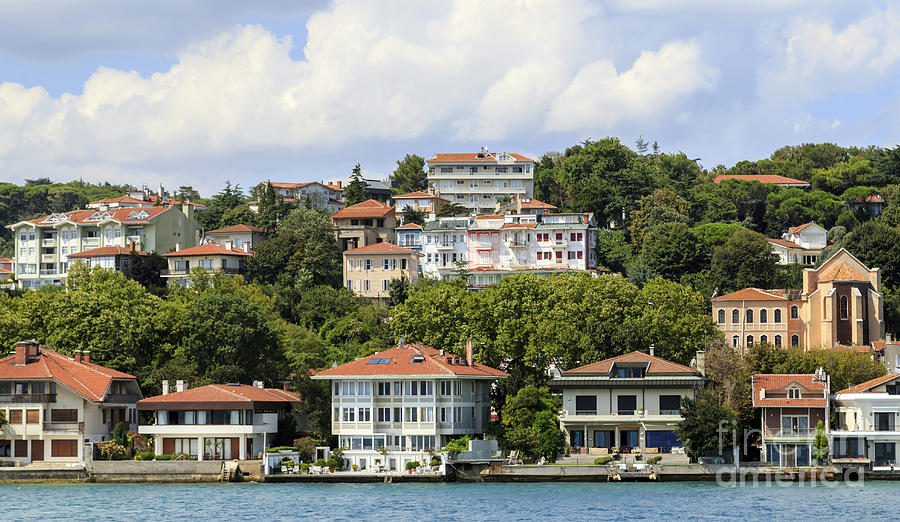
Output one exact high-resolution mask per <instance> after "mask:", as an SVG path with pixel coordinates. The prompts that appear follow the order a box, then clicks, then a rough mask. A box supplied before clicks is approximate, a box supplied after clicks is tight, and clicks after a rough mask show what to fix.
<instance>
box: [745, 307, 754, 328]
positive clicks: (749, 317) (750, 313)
mask: <svg viewBox="0 0 900 522" xmlns="http://www.w3.org/2000/svg"><path fill="white" fill-rule="evenodd" d="M746 315H747V319H746V321H747V324H751V323H753V310H751V309H749V308H748V309H747V312H746Z"/></svg>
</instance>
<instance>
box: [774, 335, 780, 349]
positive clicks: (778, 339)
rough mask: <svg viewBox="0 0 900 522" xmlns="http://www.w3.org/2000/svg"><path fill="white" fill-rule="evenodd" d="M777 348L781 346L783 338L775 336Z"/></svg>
mask: <svg viewBox="0 0 900 522" xmlns="http://www.w3.org/2000/svg"><path fill="white" fill-rule="evenodd" d="M775 346H781V336H780V335H776V336H775Z"/></svg>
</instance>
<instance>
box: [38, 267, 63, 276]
mask: <svg viewBox="0 0 900 522" xmlns="http://www.w3.org/2000/svg"><path fill="white" fill-rule="evenodd" d="M58 273H59V272H58V271H57V270H56V269H55V268H42V269H41V275H56V274H58Z"/></svg>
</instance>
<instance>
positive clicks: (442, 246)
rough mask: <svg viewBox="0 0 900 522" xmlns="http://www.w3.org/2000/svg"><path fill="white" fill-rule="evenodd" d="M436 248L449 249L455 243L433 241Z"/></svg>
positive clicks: (454, 245)
mask: <svg viewBox="0 0 900 522" xmlns="http://www.w3.org/2000/svg"><path fill="white" fill-rule="evenodd" d="M434 246H436V247H437V249H438V250H450V249H452V248H454V247H456V243H434Z"/></svg>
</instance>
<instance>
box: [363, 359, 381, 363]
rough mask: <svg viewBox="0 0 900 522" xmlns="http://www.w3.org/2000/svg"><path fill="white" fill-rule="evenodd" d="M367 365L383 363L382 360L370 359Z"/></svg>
mask: <svg viewBox="0 0 900 522" xmlns="http://www.w3.org/2000/svg"><path fill="white" fill-rule="evenodd" d="M366 364H382V362H381V359H377V358H372V359H369V362H367V363H366Z"/></svg>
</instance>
